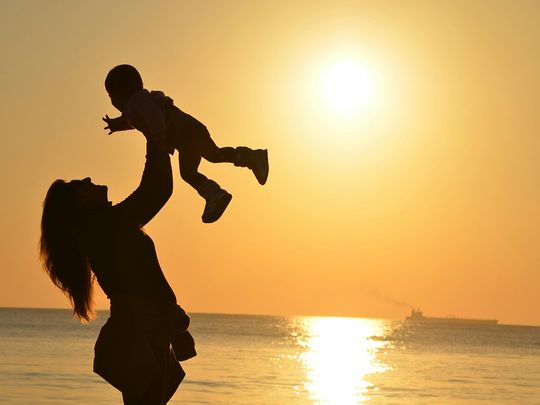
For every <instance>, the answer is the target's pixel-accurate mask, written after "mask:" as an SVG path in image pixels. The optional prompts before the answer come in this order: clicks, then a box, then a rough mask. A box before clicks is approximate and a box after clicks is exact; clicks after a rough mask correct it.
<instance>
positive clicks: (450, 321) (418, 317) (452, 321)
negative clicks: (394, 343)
mask: <svg viewBox="0 0 540 405" xmlns="http://www.w3.org/2000/svg"><path fill="white" fill-rule="evenodd" d="M405 320H407V321H410V322H423V323H429V324H440V325H471V326H472V325H484V326H488V325H497V323H498V322H499V321H498V320H496V319H465V318H456V317H455V316H447V317H440V318H436V317H431V316H424V314H423V312H422V311H420V310H419V309H413V310H412V312H411V314H410V315H409V316H408V317H407V318H405Z"/></svg>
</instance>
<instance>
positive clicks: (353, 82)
mask: <svg viewBox="0 0 540 405" xmlns="http://www.w3.org/2000/svg"><path fill="white" fill-rule="evenodd" d="M323 92H324V98H325V99H326V101H327V102H328V103H329V104H330V106H331V107H332V108H333V109H334V110H335V111H337V112H339V113H344V114H354V113H356V112H358V111H359V110H360V109H361V108H362V107H363V106H364V105H366V104H367V103H368V102H369V101H370V100H371V98H372V95H373V78H372V76H371V75H370V73H369V71H367V70H366V69H365V68H364V66H362V64H361V63H360V62H358V61H356V60H343V61H339V62H336V63H334V64H333V65H331V66H330V67H329V68H328V69H327V70H326V71H325V74H324V82H323Z"/></svg>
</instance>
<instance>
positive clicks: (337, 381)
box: [300, 318, 388, 405]
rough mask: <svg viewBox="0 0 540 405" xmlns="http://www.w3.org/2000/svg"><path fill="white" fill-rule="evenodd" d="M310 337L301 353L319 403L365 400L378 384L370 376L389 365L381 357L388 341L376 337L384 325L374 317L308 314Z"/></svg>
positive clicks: (339, 404) (309, 387) (341, 404)
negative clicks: (358, 317)
mask: <svg viewBox="0 0 540 405" xmlns="http://www.w3.org/2000/svg"><path fill="white" fill-rule="evenodd" d="M303 326H304V328H305V330H306V336H307V339H306V340H305V341H304V342H303V344H304V346H305V347H306V351H305V352H304V353H303V354H302V355H301V357H300V358H301V361H302V362H303V364H304V367H305V369H306V374H307V381H306V383H305V387H306V389H307V391H308V392H309V394H310V398H311V399H312V400H313V401H314V403H317V404H328V405H331V404H332V405H333V404H335V405H348V404H351V405H352V404H358V403H363V402H365V401H367V400H368V399H369V395H368V392H371V391H376V390H377V387H375V386H373V385H372V384H371V383H370V381H369V380H370V376H371V375H373V374H377V373H383V372H385V371H387V370H388V366H387V365H385V364H383V363H381V362H380V361H379V359H378V358H377V352H378V351H379V350H382V349H383V348H384V346H385V345H387V342H384V341H380V340H375V339H373V336H381V335H383V334H384V333H385V332H384V330H385V327H384V325H383V324H382V323H381V322H380V321H377V320H372V319H354V318H304V325H303Z"/></svg>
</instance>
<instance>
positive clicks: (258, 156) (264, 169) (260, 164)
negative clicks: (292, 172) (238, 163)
mask: <svg viewBox="0 0 540 405" xmlns="http://www.w3.org/2000/svg"><path fill="white" fill-rule="evenodd" d="M252 154H253V157H252V159H251V162H250V164H249V165H248V167H249V168H250V169H251V171H252V172H253V174H254V175H255V177H256V178H257V181H258V182H259V184H261V185H262V184H264V183H266V179H268V171H269V169H270V168H269V165H268V150H267V149H257V150H254V151H253V152H252Z"/></svg>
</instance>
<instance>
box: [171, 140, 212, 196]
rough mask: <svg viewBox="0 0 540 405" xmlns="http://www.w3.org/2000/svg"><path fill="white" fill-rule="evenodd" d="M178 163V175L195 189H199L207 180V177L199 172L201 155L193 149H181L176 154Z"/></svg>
mask: <svg viewBox="0 0 540 405" xmlns="http://www.w3.org/2000/svg"><path fill="white" fill-rule="evenodd" d="M178 163H179V165H180V176H181V177H182V179H183V180H184V181H185V182H186V183H188V184H189V185H190V186H191V187H193V188H194V189H195V190H197V191H199V189H200V188H201V186H202V185H203V184H204V183H205V182H206V181H208V178H207V177H206V176H205V175H204V174H201V173H199V170H198V169H199V164H200V163H201V157H200V156H198V155H197V154H196V153H193V151H189V150H183V151H180V152H179V154H178Z"/></svg>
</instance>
